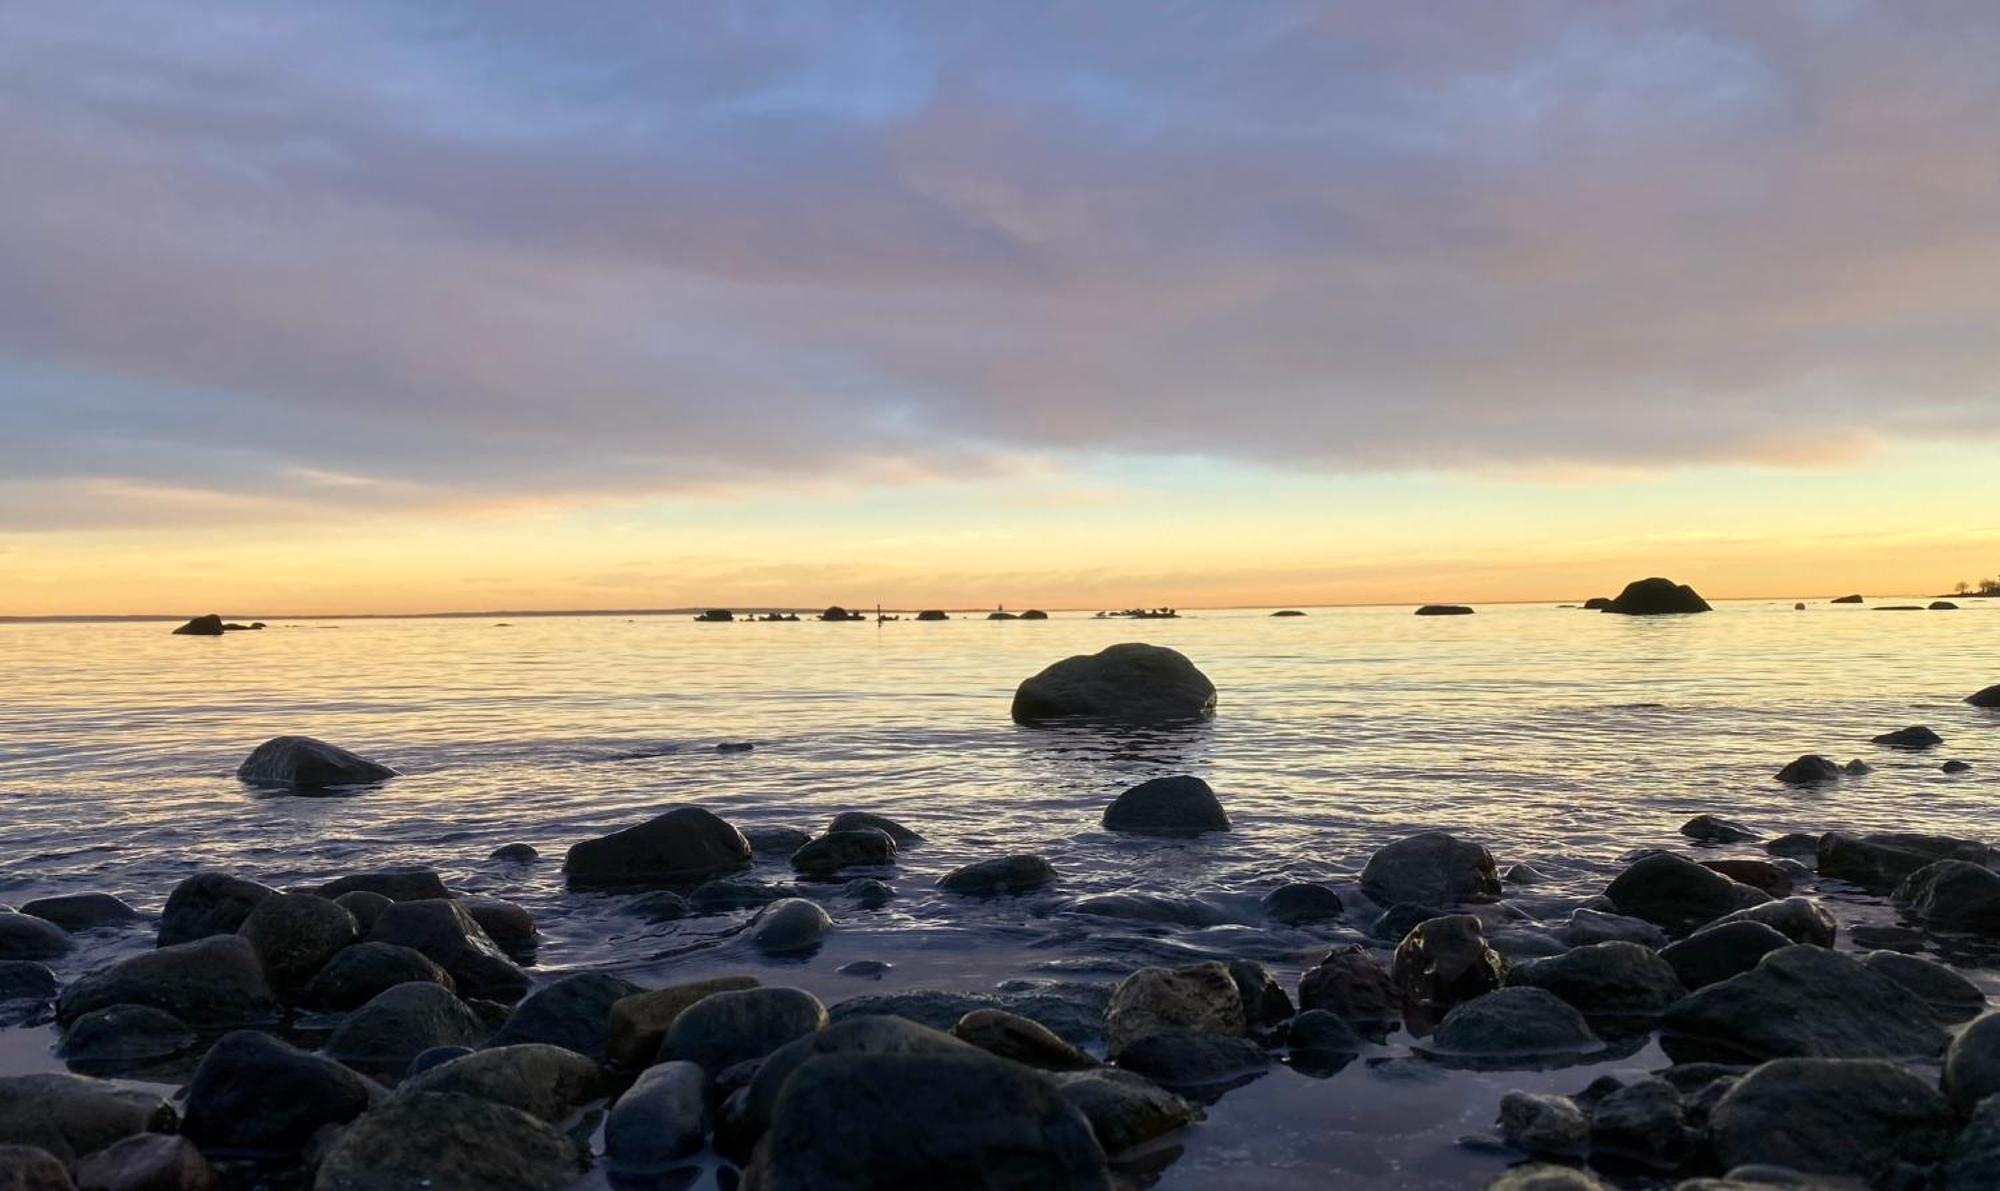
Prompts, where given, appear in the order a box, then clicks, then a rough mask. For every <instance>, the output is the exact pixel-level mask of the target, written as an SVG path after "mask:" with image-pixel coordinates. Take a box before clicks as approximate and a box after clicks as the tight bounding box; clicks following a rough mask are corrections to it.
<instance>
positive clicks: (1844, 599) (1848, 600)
mask: <svg viewBox="0 0 2000 1191" xmlns="http://www.w3.org/2000/svg"><path fill="white" fill-rule="evenodd" d="M1861 602H1862V600H1861V597H1860V596H1859V595H1858V594H1857V595H1844V596H1839V597H1837V598H1835V599H1831V600H1828V601H1827V603H1829V604H1859V603H1861Z"/></svg>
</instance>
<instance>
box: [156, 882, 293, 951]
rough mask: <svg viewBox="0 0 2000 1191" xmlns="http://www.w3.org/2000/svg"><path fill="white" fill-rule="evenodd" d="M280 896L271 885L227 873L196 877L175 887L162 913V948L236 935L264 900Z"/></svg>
mask: <svg viewBox="0 0 2000 1191" xmlns="http://www.w3.org/2000/svg"><path fill="white" fill-rule="evenodd" d="M276 896H278V891H277V890H275V889H273V888H271V887H270V886H269V885H260V884H258V883H257V882H255V881H246V880H244V879H243V878H241V877H232V876H230V875H229V874H228V873H216V872H203V873H196V874H195V875H194V876H192V877H189V878H188V879H187V880H185V881H182V882H181V883H180V884H178V885H176V886H174V889H173V892H172V893H169V894H168V895H167V905H166V909H165V910H163V911H161V913H160V938H159V943H160V946H162V947H172V946H173V945H175V944H176V943H192V942H194V941H195V940H196V939H203V938H207V937H208V936H209V935H233V934H235V933H236V932H237V930H238V929H239V928H241V927H242V925H243V922H244V920H245V919H247V918H249V917H250V911H252V910H254V909H256V908H257V906H258V904H259V903H261V902H262V901H263V900H264V899H265V898H269V897H276Z"/></svg>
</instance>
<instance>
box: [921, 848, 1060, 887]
mask: <svg viewBox="0 0 2000 1191" xmlns="http://www.w3.org/2000/svg"><path fill="white" fill-rule="evenodd" d="M1055 879H1056V870H1055V868H1054V867H1053V866H1051V865H1050V864H1049V862H1048V861H1046V860H1044V859H1042V858H1041V857H1040V856H1033V855H1027V854H1020V855H1014V856H999V857H995V858H994V859H992V860H979V861H974V862H973V863H971V864H968V865H965V866H963V867H960V868H955V869H953V870H952V871H950V872H948V873H946V874H945V875H944V876H942V877H939V878H938V887H939V888H941V889H943V890H944V891H945V892H946V893H957V894H962V895H964V896H967V897H994V896H997V895H1000V894H1006V893H1030V892H1032V891H1034V890H1036V889H1040V888H1041V887H1043V886H1044V885H1048V884H1051V883H1052V882H1054V881H1055Z"/></svg>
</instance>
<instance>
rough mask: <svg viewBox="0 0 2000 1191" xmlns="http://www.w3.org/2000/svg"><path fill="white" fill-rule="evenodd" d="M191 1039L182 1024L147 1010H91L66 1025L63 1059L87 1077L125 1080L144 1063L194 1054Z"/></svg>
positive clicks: (139, 1007) (191, 1034)
mask: <svg viewBox="0 0 2000 1191" xmlns="http://www.w3.org/2000/svg"><path fill="white" fill-rule="evenodd" d="M195 1041H196V1039H195V1034H194V1031H193V1030H190V1029H189V1028H188V1025H187V1023H186V1022H184V1021H182V1020H181V1019H180V1018H178V1017H175V1016H174V1015H173V1014H171V1013H167V1012H165V1011H164V1010H160V1009H152V1008H149V1007H147V1006H145V1005H113V1006H111V1007H110V1008H108V1009H93V1010H91V1011H90V1012H89V1013H86V1014H84V1015H83V1016H82V1017H79V1018H77V1019H76V1020H75V1021H74V1022H71V1023H70V1027H69V1030H68V1032H66V1033H65V1034H64V1035H63V1040H62V1056H63V1058H64V1060H65V1061H67V1062H68V1063H69V1065H70V1067H71V1068H72V1069H74V1070H77V1071H81V1072H84V1073H85V1074H88V1075H123V1074H126V1073H128V1072H130V1071H133V1070H134V1069H136V1068H139V1067H142V1066H144V1065H145V1064H147V1063H148V1062H151V1061H153V1060H157V1059H164V1058H169V1057H171V1056H173V1055H177V1054H180V1053H181V1052H183V1051H185V1050H188V1049H190V1048H192V1047H193V1046H194V1044H195Z"/></svg>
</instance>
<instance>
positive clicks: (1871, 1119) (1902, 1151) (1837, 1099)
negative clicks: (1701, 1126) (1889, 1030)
mask: <svg viewBox="0 0 2000 1191" xmlns="http://www.w3.org/2000/svg"><path fill="white" fill-rule="evenodd" d="M1709 1128H1710V1131H1711V1133H1712V1135H1713V1138H1714V1145H1715V1151H1716V1155H1717V1156H1718V1157H1719V1158H1720V1159H1721V1160H1722V1163H1723V1165H1724V1166H1740V1165H1745V1164H1750V1163H1756V1164H1760V1165H1771V1166H1783V1167H1787V1168H1789V1169H1792V1170H1796V1171H1800V1172H1802V1173H1804V1174H1806V1175H1831V1176H1835V1177H1846V1178H1852V1179H1857V1180H1860V1181H1861V1182H1863V1183H1866V1184H1869V1185H1872V1186H1888V1185H1891V1184H1892V1182H1893V1180H1894V1179H1895V1177H1896V1174H1897V1168H1898V1166H1899V1165H1901V1164H1906V1163H1907V1164H1909V1165H1911V1166H1915V1167H1920V1168H1921V1167H1928V1166H1930V1165H1931V1164H1932V1163H1935V1162H1936V1161H1937V1160H1938V1159H1939V1158H1940V1157H1941V1156H1942V1155H1943V1153H1944V1148H1945V1143H1946V1141H1947V1139H1948V1138H1949V1137H1950V1135H1951V1123H1950V1114H1949V1113H1948V1112H1947V1111H1946V1108H1945V1102H1944V1098H1943V1097H1941V1096H1939V1095H1938V1094H1937V1092H1936V1090H1935V1089H1933V1088H1932V1087H1931V1086H1930V1085H1929V1084H1927V1083H1925V1082H1924V1081H1923V1080H1921V1079H1919V1078H1917V1077H1916V1076H1914V1075H1912V1074H1910V1073H1909V1072H1908V1071H1906V1070H1904V1069H1903V1068H1901V1067H1899V1066H1897V1065H1896V1064H1894V1063H1888V1062H1883V1061H1881V1060H1879V1059H1873V1060H1871V1059H1812V1058H1800V1059H1781V1060H1779V1061H1777V1062H1774V1063H1766V1064H1764V1065H1763V1066H1761V1067H1759V1068H1757V1069H1756V1070H1755V1071H1752V1072H1751V1073H1750V1074H1749V1075H1747V1076H1744V1077H1743V1078H1742V1079H1741V1080H1739V1081H1738V1082H1737V1083H1736V1085H1735V1086H1734V1087H1732V1088H1730V1089H1729V1091H1728V1092H1727V1093H1725V1094H1724V1095H1723V1097H1722V1099H1721V1100H1720V1101H1719V1102H1718V1103H1717V1104H1716V1106H1715V1108H1714V1109H1713V1110H1712V1111H1711V1112H1710V1113H1709Z"/></svg>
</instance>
